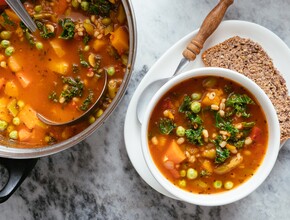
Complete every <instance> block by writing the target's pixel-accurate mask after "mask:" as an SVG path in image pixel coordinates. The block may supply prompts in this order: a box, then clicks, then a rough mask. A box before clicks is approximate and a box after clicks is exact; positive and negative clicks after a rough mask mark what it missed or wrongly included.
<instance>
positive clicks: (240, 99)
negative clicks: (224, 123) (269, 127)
mask: <svg viewBox="0 0 290 220" xmlns="http://www.w3.org/2000/svg"><path fill="white" fill-rule="evenodd" d="M249 104H252V105H253V104H255V102H254V101H253V100H252V99H251V98H250V97H249V96H247V95H246V94H243V95H241V94H232V95H230V96H229V97H228V99H227V101H226V106H227V107H233V111H232V112H230V113H229V115H232V114H234V113H236V114H240V115H241V116H243V117H246V118H248V117H250V114H248V113H247V112H246V110H247V105H249Z"/></svg>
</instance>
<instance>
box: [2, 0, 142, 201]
mask: <svg viewBox="0 0 290 220" xmlns="http://www.w3.org/2000/svg"><path fill="white" fill-rule="evenodd" d="M122 3H123V6H124V9H125V12H126V16H127V20H128V27H129V39H130V49H129V57H128V68H127V70H126V73H125V77H124V79H123V83H122V85H121V87H120V89H119V90H118V93H117V95H116V97H115V98H114V100H113V101H112V103H111V104H110V106H109V107H108V108H107V109H106V111H105V112H104V114H103V115H102V116H101V117H100V118H98V120H96V121H95V122H94V123H93V124H92V125H90V126H89V127H87V128H86V129H85V130H83V131H82V132H80V133H79V134H77V135H75V136H73V137H71V138H69V139H67V140H65V141H63V142H60V143H57V144H53V145H50V146H46V147H41V148H30V149H29V148H24V147H25V146H24V145H25V144H24V143H17V142H11V141H9V140H7V139H5V138H1V137H0V165H2V166H4V167H5V168H7V170H8V172H9V179H8V181H7V183H6V185H5V186H4V188H3V189H2V190H1V191H0V203H1V202H4V201H6V200H7V199H8V198H9V197H10V196H11V195H12V194H13V192H14V191H15V190H16V189H17V188H18V187H19V186H20V184H21V183H22V182H23V180H24V179H25V178H26V176H27V175H28V174H29V172H30V171H31V170H32V169H33V167H34V166H35V164H36V162H37V160H38V158H40V157H43V156H47V155H51V154H55V153H58V152H60V151H63V150H65V149H67V148H70V147H72V146H74V145H76V144H77V143H79V142H81V141H82V140H84V139H85V138H87V137H88V136H90V135H91V134H92V133H93V132H94V131H95V130H96V129H98V128H99V127H100V126H101V125H102V124H104V122H105V120H106V119H107V118H108V117H109V116H110V115H111V113H112V112H113V111H114V109H115V108H116V106H117V105H118V103H119V102H120V100H121V98H122V97H123V95H124V94H125V91H126V89H127V86H128V83H129V80H130V78H131V75H132V70H133V67H134V62H135V56H136V48H137V39H136V38H137V35H136V23H135V16H134V12H133V8H132V4H131V2H130V0H122Z"/></svg>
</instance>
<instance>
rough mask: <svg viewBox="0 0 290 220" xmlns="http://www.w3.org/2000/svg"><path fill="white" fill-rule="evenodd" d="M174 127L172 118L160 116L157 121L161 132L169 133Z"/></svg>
mask: <svg viewBox="0 0 290 220" xmlns="http://www.w3.org/2000/svg"><path fill="white" fill-rule="evenodd" d="M175 127H176V124H175V123H174V121H173V120H172V119H169V118H161V119H160V121H159V131H160V132H161V134H166V135H168V134H170V133H171V132H172V131H173V129H174V128H175Z"/></svg>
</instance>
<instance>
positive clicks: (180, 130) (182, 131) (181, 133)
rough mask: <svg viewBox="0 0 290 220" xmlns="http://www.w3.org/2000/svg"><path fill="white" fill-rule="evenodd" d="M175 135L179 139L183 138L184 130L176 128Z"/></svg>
mask: <svg viewBox="0 0 290 220" xmlns="http://www.w3.org/2000/svg"><path fill="white" fill-rule="evenodd" d="M176 135H177V136H179V137H183V136H184V135H185V128H184V127H182V126H178V127H177V128H176Z"/></svg>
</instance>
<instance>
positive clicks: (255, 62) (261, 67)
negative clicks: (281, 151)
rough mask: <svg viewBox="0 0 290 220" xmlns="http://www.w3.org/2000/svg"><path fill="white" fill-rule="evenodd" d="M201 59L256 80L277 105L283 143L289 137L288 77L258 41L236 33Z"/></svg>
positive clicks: (212, 48)
mask: <svg viewBox="0 0 290 220" xmlns="http://www.w3.org/2000/svg"><path fill="white" fill-rule="evenodd" d="M202 60H203V62H204V64H205V65H206V66H211V67H223V68H227V69H231V70H235V71H237V72H239V73H242V74H244V75H245V76H247V77H249V78H250V79H252V80H253V81H254V82H256V83H257V84H258V85H259V86H260V87H261V88H262V89H263V90H264V91H265V93H266V94H267V95H268V97H269V98H270V100H271V101H272V103H273V105H274V106H275V109H276V111H277V114H278V118H279V122H280V128H281V143H282V142H284V141H286V140H287V139H288V138H290V111H289V109H290V96H289V95H288V90H287V86H286V81H285V79H284V78H283V77H282V75H281V74H280V73H279V71H278V70H277V69H276V68H275V67H274V64H273V61H272V59H271V58H270V57H269V56H268V54H267V53H266V52H265V51H264V50H263V48H262V47H261V46H260V45H259V44H258V43H256V42H254V41H252V40H250V39H246V38H241V37H239V36H235V37H232V38H230V39H228V40H226V41H224V42H222V43H220V44H217V45H216V46H213V47H211V48H209V49H207V50H206V51H205V52H204V53H203V54H202Z"/></svg>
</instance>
